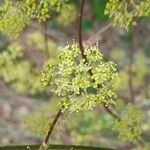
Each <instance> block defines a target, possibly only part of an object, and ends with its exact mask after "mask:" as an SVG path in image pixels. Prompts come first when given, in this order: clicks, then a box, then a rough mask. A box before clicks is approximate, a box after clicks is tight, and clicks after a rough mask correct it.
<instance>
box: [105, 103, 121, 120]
mask: <svg viewBox="0 0 150 150" xmlns="http://www.w3.org/2000/svg"><path fill="white" fill-rule="evenodd" d="M104 108H105V110H106V111H107V112H108V113H109V114H110V115H111V116H113V118H115V119H117V120H118V121H121V118H120V117H119V116H118V115H117V114H115V113H114V112H112V110H111V109H110V108H109V107H107V106H106V105H104Z"/></svg>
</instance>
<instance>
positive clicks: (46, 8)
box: [23, 0, 66, 22]
mask: <svg viewBox="0 0 150 150" xmlns="http://www.w3.org/2000/svg"><path fill="white" fill-rule="evenodd" d="M65 3H66V0H26V1H25V4H24V6H25V7H24V8H23V9H24V11H25V13H26V14H27V16H29V17H30V18H32V19H37V20H38V21H39V22H42V21H46V20H47V19H48V18H50V15H51V10H52V8H53V10H54V9H56V11H57V12H59V11H60V10H61V7H62V5H65Z"/></svg>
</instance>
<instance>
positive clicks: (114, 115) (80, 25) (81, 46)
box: [78, 0, 121, 120]
mask: <svg viewBox="0 0 150 150" xmlns="http://www.w3.org/2000/svg"><path fill="white" fill-rule="evenodd" d="M83 8H84V0H81V1H80V12H79V32H78V33H79V48H80V51H81V54H82V58H83V59H85V62H86V63H88V59H87V57H86V55H84V47H83V44H82V43H83V41H82V17H83ZM111 25H112V24H108V25H107V26H106V27H105V28H103V29H102V30H100V31H99V32H98V35H99V34H102V33H103V32H104V31H105V30H106V29H108V28H109V27H110V26H111ZM89 74H90V75H91V76H92V75H93V74H92V71H91V70H89ZM105 109H106V111H107V112H108V113H109V114H110V115H111V116H113V117H114V118H116V119H118V120H121V119H120V118H119V117H118V116H117V115H116V114H114V113H113V112H112V111H111V110H110V109H109V108H108V107H107V106H105Z"/></svg>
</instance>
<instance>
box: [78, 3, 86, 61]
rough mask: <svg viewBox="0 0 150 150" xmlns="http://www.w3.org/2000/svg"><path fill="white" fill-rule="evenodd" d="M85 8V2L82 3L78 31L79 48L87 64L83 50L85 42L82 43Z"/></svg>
mask: <svg viewBox="0 0 150 150" xmlns="http://www.w3.org/2000/svg"><path fill="white" fill-rule="evenodd" d="M83 8H84V0H81V1H80V12H79V31H78V40H79V48H80V51H81V54H82V57H83V59H85V61H86V62H88V61H87V58H86V56H85V55H84V49H83V44H82V43H83V42H82V18H83Z"/></svg>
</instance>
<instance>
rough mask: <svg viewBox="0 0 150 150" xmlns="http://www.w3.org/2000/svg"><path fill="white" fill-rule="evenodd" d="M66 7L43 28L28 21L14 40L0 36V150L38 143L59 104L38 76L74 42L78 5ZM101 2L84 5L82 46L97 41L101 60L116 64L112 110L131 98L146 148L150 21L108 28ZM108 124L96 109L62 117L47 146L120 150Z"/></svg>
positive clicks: (108, 119)
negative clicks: (113, 149) (60, 50)
mask: <svg viewBox="0 0 150 150" xmlns="http://www.w3.org/2000/svg"><path fill="white" fill-rule="evenodd" d="M71 2H72V5H71V7H70V8H69V9H62V10H61V12H60V13H59V14H54V16H53V17H52V18H51V19H50V20H49V21H47V22H45V23H41V24H39V23H38V22H36V21H34V20H32V21H31V22H30V23H29V24H28V25H27V26H26V27H25V28H24V30H23V31H22V32H21V34H20V35H19V36H18V37H17V38H15V39H13V38H8V37H7V35H5V34H2V33H0V144H1V145H8V144H18V143H19V144H26V143H28V144H33V143H40V142H41V141H42V139H43V137H44V135H45V134H44V133H45V129H46V126H43V124H42V123H41V122H43V123H45V124H46V125H47V122H48V121H50V120H51V119H53V118H54V115H55V114H56V112H57V110H58V109H59V105H58V102H59V99H58V98H57V97H55V96H54V95H53V94H52V93H50V92H49V89H47V88H43V87H42V85H41V83H40V73H41V70H42V68H43V67H44V66H46V64H48V63H51V62H55V61H56V59H55V57H56V56H57V51H58V48H59V47H60V46H62V47H63V46H64V45H66V43H67V42H68V43H72V42H73V40H74V41H78V18H77V17H78V9H79V1H78V0H72V1H71ZM1 3H2V2H1ZM106 3H107V0H92V1H91V0H86V3H85V7H84V15H83V22H82V28H83V39H84V44H85V45H89V42H91V44H94V43H96V42H98V44H99V48H100V50H101V52H102V53H103V54H104V58H105V60H106V61H107V60H113V61H114V62H115V63H116V64H117V69H118V72H119V75H120V78H119V80H118V81H116V83H115V84H116V89H117V91H118V95H119V98H118V102H117V103H118V104H119V105H117V107H116V108H115V109H116V111H117V112H118V113H119V112H120V111H121V110H123V109H124V107H125V104H126V103H128V102H129V101H130V99H131V98H132V99H134V101H135V103H136V104H137V105H138V107H139V108H140V110H142V112H143V115H144V119H143V123H142V130H143V134H142V137H143V139H144V141H145V142H146V143H147V144H148V143H149V139H150V120H149V118H150V109H149V108H150V36H149V35H150V18H149V17H147V18H141V19H140V20H139V22H138V24H137V26H134V27H132V28H129V31H128V32H127V31H126V30H125V29H122V28H119V27H117V26H115V27H113V26H112V23H111V22H112V20H111V19H109V18H108V17H107V16H105V15H104V8H105V5H106ZM44 112H46V113H44ZM44 114H49V115H47V116H45V115H44ZM40 117H41V118H43V120H42V121H41V120H40V121H39V119H38V118H40ZM113 123H114V119H113V118H112V117H111V116H110V115H109V114H108V113H106V112H105V110H104V109H103V108H100V107H98V108H96V109H95V110H94V111H85V112H81V113H72V114H67V113H66V114H64V115H63V116H62V117H61V119H60V120H59V122H58V124H57V126H56V128H55V130H54V133H53V136H52V143H63V144H81V145H94V146H99V145H107V146H108V147H109V146H110V147H112V146H115V147H121V148H122V149H123V148H124V149H126V148H127V147H128V143H127V142H123V141H121V140H119V139H118V135H117V133H116V131H115V130H113V129H112V128H113ZM35 127H36V128H35Z"/></svg>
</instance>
